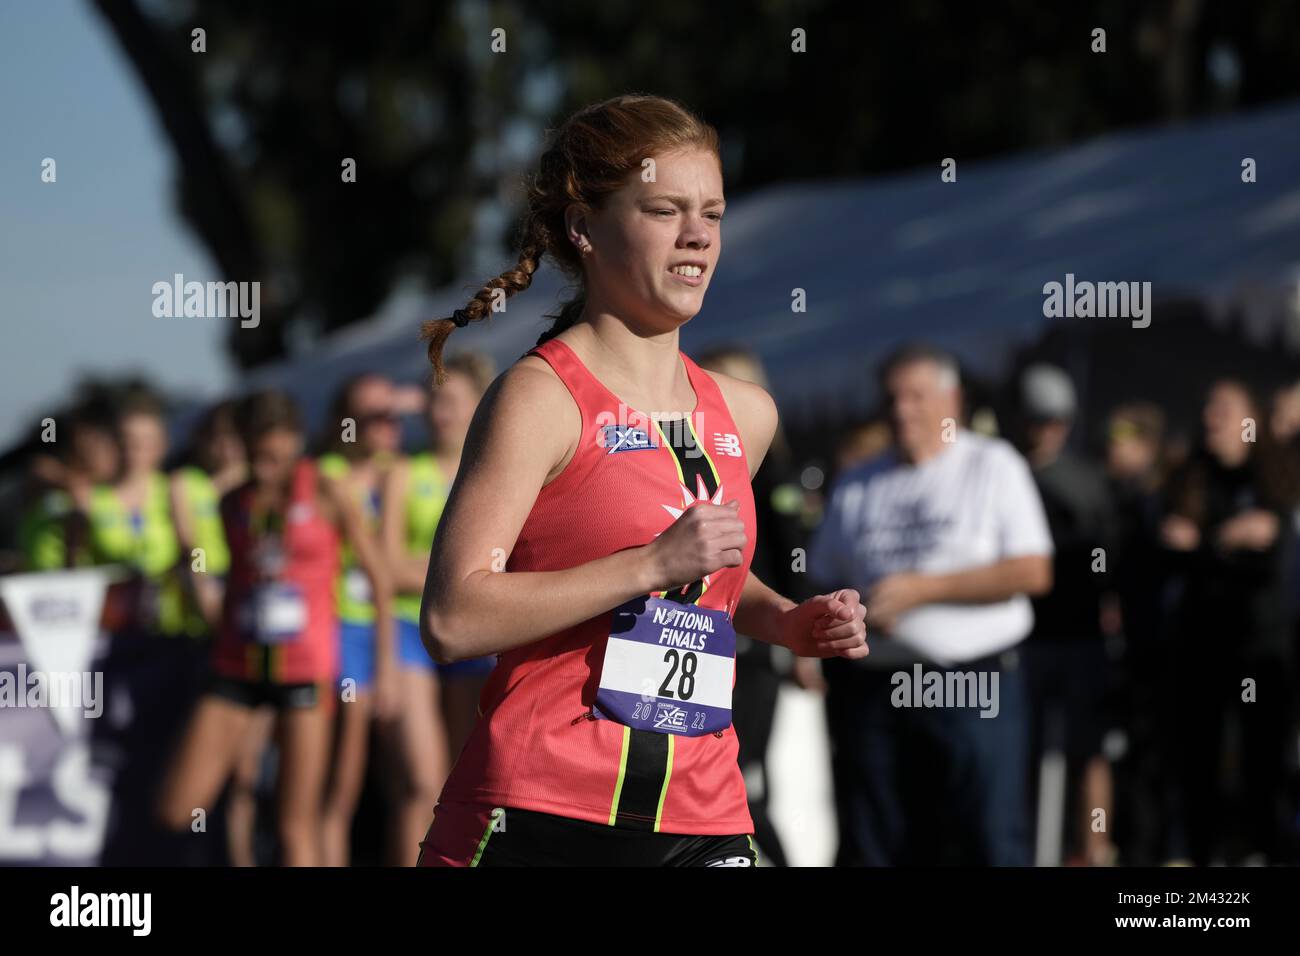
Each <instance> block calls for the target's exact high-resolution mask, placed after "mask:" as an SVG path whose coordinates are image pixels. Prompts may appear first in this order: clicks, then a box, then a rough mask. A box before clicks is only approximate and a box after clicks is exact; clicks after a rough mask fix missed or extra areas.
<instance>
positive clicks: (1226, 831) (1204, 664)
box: [1160, 379, 1297, 864]
mask: <svg viewBox="0 0 1300 956" xmlns="http://www.w3.org/2000/svg"><path fill="white" fill-rule="evenodd" d="M1263 411H1264V409H1263V407H1262V406H1261V405H1260V404H1259V402H1258V401H1257V400H1256V399H1255V398H1254V397H1253V396H1252V395H1251V392H1250V390H1249V388H1248V387H1247V386H1246V385H1244V384H1243V383H1241V382H1239V381H1236V380H1232V379H1224V380H1220V381H1219V382H1217V383H1215V385H1214V386H1213V387H1212V388H1211V389H1210V392H1209V395H1208V397H1207V399H1206V402H1205V408H1204V413H1203V419H1202V424H1203V437H1202V440H1201V445H1200V447H1199V448H1198V449H1197V450H1196V452H1194V453H1193V455H1192V457H1191V458H1190V460H1189V461H1188V462H1187V463H1186V464H1185V465H1184V466H1183V467H1182V468H1181V469H1180V470H1179V471H1178V472H1177V473H1176V474H1175V475H1173V476H1172V477H1171V479H1170V485H1169V489H1168V495H1167V501H1168V510H1167V514H1166V517H1165V518H1164V520H1163V522H1162V524H1161V529H1160V536H1161V541H1162V543H1163V545H1164V547H1165V548H1166V549H1167V552H1168V554H1169V555H1170V560H1171V568H1172V570H1173V571H1174V573H1175V574H1176V575H1177V578H1178V581H1179V584H1180V586H1181V587H1180V597H1179V599H1178V602H1177V605H1176V609H1175V618H1174V621H1173V626H1174V634H1175V636H1176V640H1177V647H1176V649H1175V653H1174V654H1173V655H1172V663H1173V669H1174V674H1175V677H1176V680H1175V683H1174V689H1175V694H1174V714H1173V716H1174V719H1175V720H1176V722H1177V728H1178V744H1179V747H1178V755H1177V756H1178V766H1177V775H1176V779H1175V781H1174V794H1173V796H1174V801H1173V808H1172V809H1173V816H1172V821H1171V822H1172V833H1171V845H1170V853H1171V854H1172V855H1173V856H1174V857H1176V858H1190V859H1191V860H1192V861H1194V862H1196V863H1199V864H1206V863H1209V862H1211V861H1212V860H1217V859H1221V858H1236V859H1244V860H1255V859H1269V860H1279V859H1281V858H1283V857H1284V856H1285V854H1286V852H1287V851H1286V849H1285V846H1284V843H1285V837H1284V834H1285V824H1284V822H1283V816H1284V814H1285V813H1286V809H1285V808H1284V807H1283V806H1282V805H1281V803H1282V800H1281V797H1282V794H1283V782H1284V760H1285V750H1286V747H1287V738H1288V729H1289V717H1290V712H1289V698H1290V695H1291V691H1292V688H1291V687H1290V681H1289V672H1288V670H1287V663H1288V657H1289V653H1290V633H1289V631H1290V626H1289V621H1288V614H1287V604H1286V595H1285V584H1284V581H1285V578H1284V573H1283V568H1284V561H1285V554H1284V550H1285V548H1284V546H1285V542H1286V541H1287V536H1286V535H1285V533H1284V532H1285V529H1286V523H1287V522H1288V521H1289V519H1290V514H1291V508H1292V507H1293V506H1294V504H1295V494H1296V490H1297V484H1296V477H1295V472H1294V469H1293V468H1292V467H1291V463H1290V462H1289V460H1288V458H1287V456H1286V455H1285V454H1284V453H1283V451H1282V450H1281V449H1279V448H1278V446H1277V445H1276V444H1275V443H1274V441H1273V435H1272V432H1271V431H1270V430H1269V428H1268V425H1267V422H1265V421H1263V420H1262V413H1263ZM1234 729H1235V731H1236V735H1237V737H1238V739H1239V741H1240V746H1239V748H1237V749H1238V756H1239V762H1238V764H1237V766H1236V768H1235V769H1236V773H1235V774H1234V776H1235V777H1236V780H1235V781H1232V783H1235V786H1232V785H1230V782H1228V781H1225V780H1224V779H1223V777H1222V775H1221V773H1220V771H1221V768H1222V766H1223V754H1224V745H1225V740H1226V739H1227V737H1228V735H1229V734H1230V733H1232V732H1233V730H1234ZM1225 824H1235V826H1232V825H1225Z"/></svg>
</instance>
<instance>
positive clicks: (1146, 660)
mask: <svg viewBox="0 0 1300 956" xmlns="http://www.w3.org/2000/svg"><path fill="white" fill-rule="evenodd" d="M1164 431H1165V416H1164V413H1163V412H1162V411H1161V410H1160V409H1159V408H1157V407H1156V406H1155V405H1152V404H1150V403H1146V402H1132V403H1129V404H1125V405H1121V406H1119V407H1117V408H1116V409H1115V410H1114V411H1112V412H1111V415H1110V418H1109V420H1108V423H1107V427H1106V471H1107V475H1108V478H1109V480H1110V489H1111V495H1112V497H1113V500H1114V502H1115V508H1116V517H1117V522H1118V528H1117V535H1118V538H1117V542H1116V547H1115V549H1114V551H1113V552H1112V553H1111V554H1110V560H1109V564H1108V572H1109V575H1110V577H1111V579H1112V581H1113V582H1114V588H1115V593H1116V596H1117V598H1118V606H1117V607H1114V608H1108V609H1109V610H1112V611H1113V616H1114V619H1113V620H1111V621H1109V622H1108V625H1107V628H1106V630H1107V633H1108V634H1114V633H1119V634H1120V635H1121V637H1122V642H1123V643H1122V647H1123V652H1122V655H1121V669H1120V682H1121V685H1122V687H1121V689H1120V695H1119V699H1120V701H1121V702H1122V704H1121V711H1120V720H1121V724H1122V726H1123V727H1124V730H1125V733H1126V754H1125V758H1124V761H1123V764H1122V767H1123V774H1125V775H1126V777H1125V776H1121V778H1120V779H1119V781H1118V782H1119V784H1120V788H1121V790H1125V789H1126V793H1127V795H1128V799H1127V800H1126V801H1125V802H1124V803H1123V806H1122V808H1121V819H1120V820H1117V821H1116V832H1118V833H1124V834H1126V837H1125V838H1124V839H1123V840H1122V842H1123V844H1124V852H1126V853H1127V854H1129V856H1130V858H1129V859H1128V860H1127V861H1126V862H1128V863H1130V864H1138V865H1150V864H1152V863H1156V862H1159V861H1160V860H1161V859H1163V853H1164V846H1163V834H1162V830H1163V828H1164V825H1165V819H1164V814H1163V812H1162V810H1161V807H1162V806H1163V802H1164V780H1165V777H1166V776H1167V774H1168V772H1169V768H1170V766H1171V764H1170V754H1171V753H1172V750H1171V744H1172V741H1173V736H1172V732H1173V731H1174V727H1173V726H1172V724H1173V722H1172V721H1171V720H1170V719H1169V717H1170V711H1171V698H1170V696H1169V690H1170V684H1171V681H1170V675H1169V660H1170V650H1169V646H1168V641H1167V638H1168V633H1167V630H1168V629H1167V628H1166V626H1165V617H1166V615H1165V579H1166V575H1165V573H1164V568H1163V564H1162V562H1161V552H1160V547H1159V527H1160V517H1161V514H1160V512H1161V493H1162V491H1163V486H1164V477H1165V461H1164V458H1165V455H1164V449H1163V441H1164Z"/></svg>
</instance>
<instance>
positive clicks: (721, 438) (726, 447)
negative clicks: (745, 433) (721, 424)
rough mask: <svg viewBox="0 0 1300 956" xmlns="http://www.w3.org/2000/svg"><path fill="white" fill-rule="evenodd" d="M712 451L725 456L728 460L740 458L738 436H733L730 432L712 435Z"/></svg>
mask: <svg viewBox="0 0 1300 956" xmlns="http://www.w3.org/2000/svg"><path fill="white" fill-rule="evenodd" d="M713 450H714V452H716V453H717V454H719V455H726V456H727V457H728V458H739V457H740V454H741V452H740V436H739V435H733V434H731V433H730V432H727V433H725V434H724V433H723V432H714V433H713Z"/></svg>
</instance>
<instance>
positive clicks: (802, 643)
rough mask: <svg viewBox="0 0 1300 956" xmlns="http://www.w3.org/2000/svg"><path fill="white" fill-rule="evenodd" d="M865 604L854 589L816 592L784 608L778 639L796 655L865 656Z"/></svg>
mask: <svg viewBox="0 0 1300 956" xmlns="http://www.w3.org/2000/svg"><path fill="white" fill-rule="evenodd" d="M865 616H866V608H864V607H863V606H862V600H861V598H860V597H859V596H858V592H857V591H855V590H853V589H852V588H841V589H840V590H838V591H835V592H834V593H832V594H819V595H817V596H816V597H811V598H809V599H808V600H806V601H804V602H803V603H802V604H800V605H797V606H796V607H792V608H791V609H790V610H788V611H786V612H785V613H784V614H783V615H782V618H781V635H782V640H781V643H782V644H784V645H785V646H786V647H788V648H789V649H790V650H791V651H793V652H794V653H795V654H798V655H799V656H800V657H837V656H838V657H847V658H849V659H850V660H856V659H857V658H860V657H866V656H867V654H868V653H869V652H870V651H869V649H868V647H867V625H866V623H865V621H864V618H865Z"/></svg>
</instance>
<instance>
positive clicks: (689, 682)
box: [659, 648, 700, 700]
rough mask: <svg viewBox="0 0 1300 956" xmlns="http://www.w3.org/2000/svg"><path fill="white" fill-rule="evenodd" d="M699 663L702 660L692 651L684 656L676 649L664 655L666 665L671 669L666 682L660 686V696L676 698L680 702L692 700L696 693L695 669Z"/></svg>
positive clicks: (670, 649) (665, 679)
mask: <svg viewBox="0 0 1300 956" xmlns="http://www.w3.org/2000/svg"><path fill="white" fill-rule="evenodd" d="M679 658H680V659H679ZM699 661H700V659H699V658H698V657H696V656H695V654H693V653H692V652H691V651H686V652H685V653H684V654H682V653H679V652H678V651H677V649H676V648H669V649H668V651H667V652H666V653H665V654H664V663H666V664H669V665H670V667H669V669H668V674H667V676H666V677H664V682H663V683H662V684H660V685H659V696H660V697H670V698H671V697H674V696H675V697H676V698H677V699H678V700H690V699H691V695H692V694H694V693H695V669H696V667H697V666H698V665H699ZM679 665H680V668H679ZM679 669H680V673H679ZM675 676H676V677H677V687H676V689H677V693H676V694H674V693H673V677H675Z"/></svg>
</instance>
